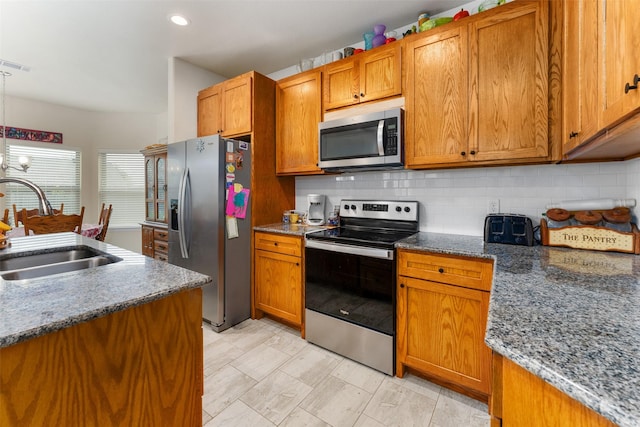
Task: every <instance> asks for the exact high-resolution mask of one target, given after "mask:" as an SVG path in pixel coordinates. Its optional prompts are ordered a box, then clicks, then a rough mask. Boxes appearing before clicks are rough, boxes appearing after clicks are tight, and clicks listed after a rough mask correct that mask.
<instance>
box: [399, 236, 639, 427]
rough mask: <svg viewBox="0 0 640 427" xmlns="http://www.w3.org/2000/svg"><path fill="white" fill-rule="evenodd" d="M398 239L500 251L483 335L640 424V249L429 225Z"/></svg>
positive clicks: (454, 250)
mask: <svg viewBox="0 0 640 427" xmlns="http://www.w3.org/2000/svg"><path fill="white" fill-rule="evenodd" d="M396 247H398V248H405V249H416V250H425V251H429V252H435V253H443V254H453V255H466V256H472V257H482V258H493V259H494V260H495V267H494V277H493V287H492V290H491V299H490V303H489V317H488V322H487V332H486V336H485V342H486V344H487V345H488V346H489V347H490V348H491V349H493V350H495V351H496V352H498V353H500V354H502V355H503V356H505V357H507V358H508V359H510V360H512V361H514V362H515V363H517V364H518V365H520V366H522V367H523V368H525V369H527V370H528V371H530V372H532V373H533V374H535V375H537V376H538V377H540V378H542V379H544V380H545V381H547V382H548V383H550V384H552V385H553V386H555V387H556V388H558V389H559V390H561V391H562V392H564V393H565V394H567V395H569V396H571V397H572V398H574V399H575V400H577V401H578V402H581V403H582V404H584V405H585V406H588V407H589V408H591V409H593V410H594V411H595V412H597V413H599V414H601V415H603V416H604V417H606V418H607V419H609V420H611V421H613V422H614V423H616V424H618V425H620V426H629V427H631V426H638V425H640V309H639V308H638V307H640V256H638V255H632V254H622V253H614V252H598V251H588V250H578V249H567V248H558V247H547V246H532V247H528V246H513V245H502V244H496V243H489V244H487V243H484V242H483V239H482V238H481V237H470V236H455V235H449V234H437V233H424V232H421V233H418V234H417V235H415V236H412V237H410V238H407V239H405V240H403V241H402V242H400V243H398V244H397V245H396Z"/></svg>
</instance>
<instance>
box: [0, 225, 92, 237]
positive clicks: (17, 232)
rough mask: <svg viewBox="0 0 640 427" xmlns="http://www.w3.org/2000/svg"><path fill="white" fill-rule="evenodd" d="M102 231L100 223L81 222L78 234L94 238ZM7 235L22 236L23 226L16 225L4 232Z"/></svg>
mask: <svg viewBox="0 0 640 427" xmlns="http://www.w3.org/2000/svg"><path fill="white" fill-rule="evenodd" d="M101 231H102V224H82V230H81V231H80V234H82V235H83V236H85V237H89V238H92V239H94V238H95V237H96V236H97V235H98V234H100V232H101ZM5 235H6V236H7V237H10V238H11V237H24V227H16V228H13V229H11V230H10V231H7V232H6V233H5ZM29 235H30V236H33V235H34V233H33V230H30V231H29Z"/></svg>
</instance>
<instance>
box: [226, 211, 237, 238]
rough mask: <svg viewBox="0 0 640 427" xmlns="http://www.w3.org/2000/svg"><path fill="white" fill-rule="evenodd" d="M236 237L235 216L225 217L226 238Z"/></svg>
mask: <svg viewBox="0 0 640 427" xmlns="http://www.w3.org/2000/svg"><path fill="white" fill-rule="evenodd" d="M236 237H239V234H238V221H237V220H236V219H235V217H232V216H228V217H227V238H228V239H235V238H236Z"/></svg>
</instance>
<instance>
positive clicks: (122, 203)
mask: <svg viewBox="0 0 640 427" xmlns="http://www.w3.org/2000/svg"><path fill="white" fill-rule="evenodd" d="M98 186H99V187H98V191H99V193H100V204H102V203H104V204H105V206H109V205H113V211H112V212H111V219H110V220H109V227H112V226H138V224H139V223H140V222H143V221H144V156H143V155H142V153H139V152H100V153H99V154H98ZM65 210H66V208H65Z"/></svg>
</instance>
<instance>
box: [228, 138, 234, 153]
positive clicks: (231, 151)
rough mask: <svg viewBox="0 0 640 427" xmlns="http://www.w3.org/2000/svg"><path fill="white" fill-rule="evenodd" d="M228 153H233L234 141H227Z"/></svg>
mask: <svg viewBox="0 0 640 427" xmlns="http://www.w3.org/2000/svg"><path fill="white" fill-rule="evenodd" d="M227 153H233V141H227Z"/></svg>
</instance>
